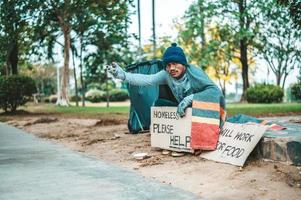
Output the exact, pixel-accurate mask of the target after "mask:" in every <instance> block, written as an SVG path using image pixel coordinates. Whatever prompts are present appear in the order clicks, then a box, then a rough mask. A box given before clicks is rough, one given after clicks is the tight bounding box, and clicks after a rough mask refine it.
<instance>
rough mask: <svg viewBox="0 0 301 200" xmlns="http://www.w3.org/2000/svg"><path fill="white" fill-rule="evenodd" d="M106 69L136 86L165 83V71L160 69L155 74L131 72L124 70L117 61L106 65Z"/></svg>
mask: <svg viewBox="0 0 301 200" xmlns="http://www.w3.org/2000/svg"><path fill="white" fill-rule="evenodd" d="M107 69H108V71H109V72H110V73H111V74H112V75H113V76H114V77H115V78H118V79H121V80H123V81H126V82H128V83H129V84H131V85H136V86H152V85H160V84H166V73H167V72H166V71H164V70H162V71H160V72H158V73H156V74H149V75H146V74H133V73H128V72H125V71H124V70H123V69H122V68H121V67H120V66H119V65H118V64H117V63H112V65H109V66H107Z"/></svg>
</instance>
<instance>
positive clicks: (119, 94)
mask: <svg viewBox="0 0 301 200" xmlns="http://www.w3.org/2000/svg"><path fill="white" fill-rule="evenodd" d="M127 99H129V94H128V92H127V91H126V90H120V89H114V90H111V91H110V101H125V100H127Z"/></svg>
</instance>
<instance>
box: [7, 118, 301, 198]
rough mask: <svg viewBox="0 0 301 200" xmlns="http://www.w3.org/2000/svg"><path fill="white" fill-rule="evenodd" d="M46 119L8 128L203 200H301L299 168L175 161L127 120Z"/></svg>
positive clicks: (19, 121)
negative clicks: (140, 155) (130, 127)
mask: <svg viewBox="0 0 301 200" xmlns="http://www.w3.org/2000/svg"><path fill="white" fill-rule="evenodd" d="M45 117H49V116H38V117H32V116H30V117H20V118H14V119H10V120H9V121H7V123H9V124H12V125H14V126H16V127H19V128H21V129H24V130H25V131H27V132H30V133H32V134H34V135H37V136H38V137H41V138H44V139H47V140H51V141H52V142H56V143H60V144H62V145H65V146H66V147H68V148H71V149H73V150H75V151H80V152H83V153H85V154H87V155H93V156H94V157H97V158H99V159H102V160H105V161H107V162H110V163H113V164H115V165H119V166H122V167H124V168H127V169H129V170H134V171H135V172H137V173H139V174H141V175H143V176H146V177H149V178H152V179H155V180H157V181H160V182H162V183H165V184H170V185H173V186H175V187H178V188H181V189H183V190H186V191H189V192H193V193H194V194H197V195H199V196H200V197H202V198H204V199H299V198H300V195H301V186H300V184H301V175H300V174H301V168H300V167H296V166H287V165H284V164H281V163H273V162H264V161H261V160H255V159H250V160H248V161H247V163H246V165H245V167H243V168H241V167H236V166H233V165H229V164H222V163H217V162H213V161H209V160H205V159H202V158H200V157H199V156H195V155H191V154H187V155H185V156H183V157H177V158H175V157H171V156H169V155H162V153H161V150H159V149H154V148H151V146H150V133H144V134H136V135H133V134H127V133H128V129H127V125H126V123H125V121H124V119H118V118H115V119H111V118H109V119H105V118H101V119H79V118H60V117H59V116H55V117H54V116H52V118H48V119H47V120H46V118H45ZM54 119H56V120H54ZM136 153H147V154H148V158H147V159H143V160H136V159H135V158H134V157H133V155H134V154H136Z"/></svg>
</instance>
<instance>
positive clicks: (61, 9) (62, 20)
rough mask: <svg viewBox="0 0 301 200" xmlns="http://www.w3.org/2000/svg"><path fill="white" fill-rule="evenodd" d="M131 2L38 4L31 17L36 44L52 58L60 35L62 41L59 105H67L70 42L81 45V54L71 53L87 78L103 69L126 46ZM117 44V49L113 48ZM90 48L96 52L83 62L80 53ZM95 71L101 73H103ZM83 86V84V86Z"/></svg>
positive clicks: (86, 0)
mask: <svg viewBox="0 0 301 200" xmlns="http://www.w3.org/2000/svg"><path fill="white" fill-rule="evenodd" d="M130 3H131V1H130ZM130 3H129V1H126V0H122V1H115V0H105V1H96V0H84V1H82V0H81V1H79V0H76V1H70V0H64V1H60V0H43V1H42V0H39V1H37V4H38V5H39V6H38V8H37V9H36V12H35V15H34V16H33V18H34V19H35V22H36V36H37V38H38V39H39V41H40V42H39V45H42V46H45V47H46V49H47V54H48V57H49V58H53V55H54V49H55V48H54V47H55V44H60V42H59V41H58V39H59V38H60V37H61V36H63V38H64V42H63V44H60V45H61V46H62V48H63V53H64V67H63V69H64V70H63V78H62V84H61V86H62V87H61V92H60V94H61V97H60V98H59V104H60V105H68V93H67V87H68V78H69V58H70V55H69V51H70V48H71V46H72V45H74V44H73V42H76V40H79V43H80V52H75V50H74V51H73V52H74V53H75V54H76V55H79V56H80V60H81V69H82V68H83V65H85V74H86V76H90V75H91V73H90V72H92V75H94V74H93V72H96V71H97V70H94V69H93V68H102V66H103V64H104V63H106V62H108V61H112V60H113V57H114V55H116V52H118V53H119V52H120V48H122V47H124V46H125V40H124V38H125V35H126V30H125V29H126V27H127V26H128V18H129V16H128V15H129V12H128V6H129V4H130ZM116 44H118V46H116V47H115V46H114V45H116ZM89 45H91V46H94V47H95V48H96V52H92V53H91V56H89V55H87V57H90V58H89V59H82V58H83V54H82V52H83V51H84V49H85V47H87V46H89ZM118 48H119V49H118ZM112 49H114V50H115V51H114V50H112ZM91 57H92V58H91ZM124 58H125V57H124ZM92 60H93V61H92ZM82 61H84V62H85V61H89V62H85V63H83V62H82ZM90 68H92V69H91V70H90ZM82 71H83V70H82ZM98 71H101V73H103V70H98ZM81 80H83V79H82V78H81ZM83 85H84V84H83V82H82V87H83Z"/></svg>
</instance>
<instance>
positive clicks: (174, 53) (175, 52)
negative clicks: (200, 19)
mask: <svg viewBox="0 0 301 200" xmlns="http://www.w3.org/2000/svg"><path fill="white" fill-rule="evenodd" d="M162 60H163V62H164V65H167V64H168V63H170V62H175V63H180V64H182V65H185V66H186V65H188V63H187V60H186V56H185V54H184V51H183V49H182V48H181V47H178V46H177V43H172V44H171V46H170V47H168V48H167V49H166V50H165V52H164V54H163V58H162Z"/></svg>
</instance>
